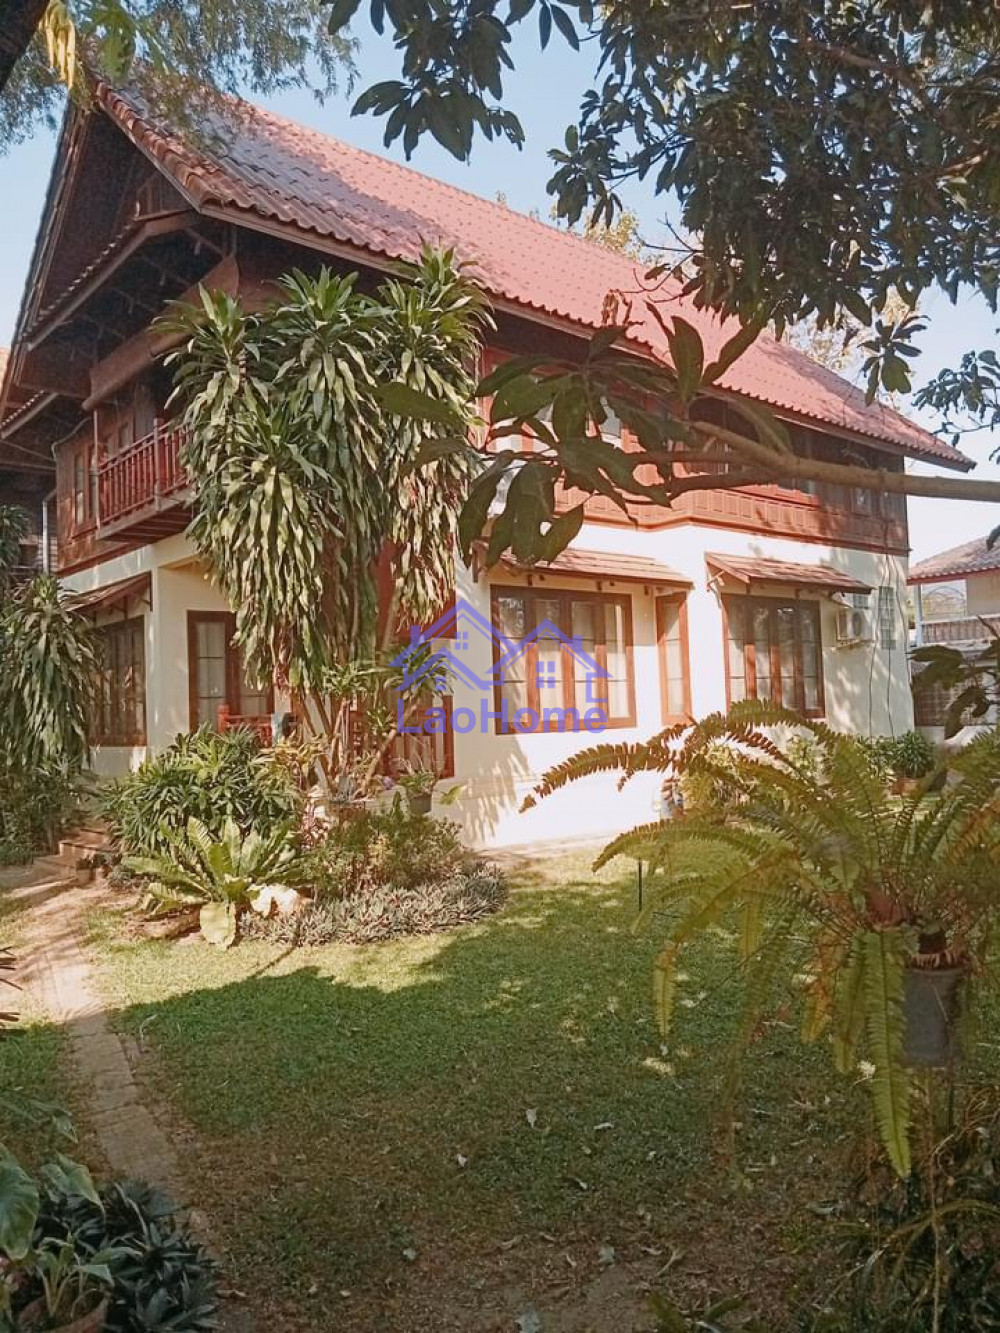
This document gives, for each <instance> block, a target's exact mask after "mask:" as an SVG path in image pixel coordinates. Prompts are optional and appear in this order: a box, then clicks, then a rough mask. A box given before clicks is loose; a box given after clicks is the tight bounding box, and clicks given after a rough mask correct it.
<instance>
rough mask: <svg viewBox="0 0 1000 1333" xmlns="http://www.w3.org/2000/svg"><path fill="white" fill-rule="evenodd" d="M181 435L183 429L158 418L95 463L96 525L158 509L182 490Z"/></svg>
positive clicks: (99, 525)
mask: <svg viewBox="0 0 1000 1333" xmlns="http://www.w3.org/2000/svg"><path fill="white" fill-rule="evenodd" d="M183 438H184V432H183V430H180V429H177V428H174V429H168V427H167V426H166V424H165V423H164V422H162V421H159V420H158V421H157V422H156V424H155V425H154V427H153V429H152V431H151V432H150V433H149V434H148V435H144V436H143V437H142V439H141V440H136V441H135V442H134V443H132V444H130V445H129V446H128V447H127V448H125V449H121V450H119V452H118V453H116V454H112V455H111V457H110V458H105V459H104V460H103V461H102V462H101V463H100V464H99V465H98V469H97V515H98V519H97V522H98V527H106V526H108V525H109V524H113V523H118V522H120V521H121V520H122V519H125V518H129V517H130V516H133V515H136V514H141V513H142V512H144V511H146V510H155V509H157V508H160V507H162V506H163V504H164V502H165V501H169V500H170V499H171V497H174V496H176V495H177V493H178V492H179V491H182V490H183V489H184V487H185V486H186V485H187V478H186V477H185V475H184V469H183V467H182V466H181V461H180V450H181V443H182V441H183Z"/></svg>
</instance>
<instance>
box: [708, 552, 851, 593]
mask: <svg viewBox="0 0 1000 1333" xmlns="http://www.w3.org/2000/svg"><path fill="white" fill-rule="evenodd" d="M705 560H706V562H707V564H708V567H709V569H710V570H712V571H714V572H715V573H716V574H724V575H726V576H727V577H728V578H731V579H733V580H734V581H735V582H737V583H742V584H743V586H744V587H745V588H746V589H747V591H748V592H749V591H750V590H751V589H753V588H756V587H761V586H766V585H767V584H775V583H780V584H783V585H784V586H785V587H789V586H791V587H793V588H810V589H812V590H814V591H818V592H826V593H833V592H871V590H872V585H871V584H870V583H862V582H861V581H860V580H859V579H854V578H851V576H850V575H849V574H845V573H843V572H842V571H841V570H839V569H833V568H832V567H831V566H830V565H800V564H798V563H797V562H796V561H794V560H755V559H750V558H748V557H744V556H735V555H715V554H713V553H711V552H709V553H708V554H707V555H706V556H705Z"/></svg>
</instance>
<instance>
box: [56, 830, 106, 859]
mask: <svg viewBox="0 0 1000 1333" xmlns="http://www.w3.org/2000/svg"><path fill="white" fill-rule="evenodd" d="M110 850H111V843H110V842H109V841H108V836H107V834H106V833H102V832H100V831H99V830H96V829H77V830H76V831H75V832H74V833H69V834H67V836H66V837H65V838H62V839H60V842H59V858H58V859H59V860H60V861H63V862H64V863H66V864H67V865H75V864H76V862H77V861H78V860H80V858H81V857H84V856H93V855H94V853H95V852H109V851H110Z"/></svg>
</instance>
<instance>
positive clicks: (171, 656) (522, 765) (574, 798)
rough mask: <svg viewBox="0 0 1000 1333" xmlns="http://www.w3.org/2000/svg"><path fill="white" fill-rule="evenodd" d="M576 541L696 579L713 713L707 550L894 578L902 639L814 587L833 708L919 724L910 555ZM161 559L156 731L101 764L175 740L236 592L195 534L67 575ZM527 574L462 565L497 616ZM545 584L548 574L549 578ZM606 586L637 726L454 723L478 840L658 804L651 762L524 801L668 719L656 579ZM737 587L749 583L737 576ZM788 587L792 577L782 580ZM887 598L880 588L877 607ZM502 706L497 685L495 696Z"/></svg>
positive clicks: (658, 537)
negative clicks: (566, 763)
mask: <svg viewBox="0 0 1000 1333" xmlns="http://www.w3.org/2000/svg"><path fill="white" fill-rule="evenodd" d="M575 545H576V546H577V547H578V548H580V549H582V550H587V551H604V552H608V553H615V554H629V555H634V556H641V557H645V558H647V559H650V560H654V561H656V562H658V563H659V564H661V565H666V566H669V567H670V568H671V569H672V570H675V571H676V572H677V573H679V574H681V575H683V576H684V577H686V578H688V579H690V580H691V582H692V584H693V587H692V588H691V590H690V592H689V594H688V601H687V614H688V640H689V653H690V679H691V696H692V706H693V711H694V713H695V714H696V715H698V716H701V715H704V714H705V713H708V712H711V711H713V710H716V709H722V708H725V706H726V672H725V642H724V628H723V626H724V622H723V614H722V605H721V598H720V587H719V585H718V583H712V582H711V581H710V572H709V570H708V569H707V568H706V560H705V557H706V553H707V552H712V551H715V552H718V553H720V554H727V555H732V556H743V557H757V558H767V559H780V560H787V561H792V562H796V563H808V564H824V565H829V566H832V567H834V568H835V569H837V570H839V571H843V572H844V573H846V574H848V575H850V576H851V577H853V578H856V579H858V580H859V581H861V582H864V583H868V584H871V585H872V586H873V587H876V588H877V587H879V586H889V587H892V588H893V589H894V590H895V603H896V625H895V646H894V647H892V648H888V647H884V646H882V645H881V644H880V643H879V637H878V627H877V623H876V635H875V641H874V642H873V643H865V644H861V645H858V646H854V647H841V646H838V645H837V640H836V617H837V608H836V605H835V603H834V602H833V601H832V600H831V599H830V598H829V597H828V596H826V597H816V596H815V595H814V594H811V593H799V594H796V593H795V592H794V591H793V590H788V591H787V595H788V596H796V595H798V596H801V597H804V598H807V599H810V600H814V601H818V602H819V605H820V617H821V634H822V642H823V678H824V694H825V706H826V719H827V720H828V721H829V722H830V723H831V724H833V725H834V726H837V727H841V728H844V729H846V730H852V731H857V732H861V733H864V734H875V735H878V734H886V733H897V734H898V733H899V732H902V731H905V730H907V729H908V728H909V727H910V726H911V725H912V718H913V714H912V698H911V693H910V686H909V671H908V664H907V656H906V644H907V633H906V622H905V617H904V611H903V607H904V604H905V578H906V562H905V560H903V559H901V558H898V557H892V556H885V555H881V554H877V553H872V552H868V551H855V550H848V549H845V548H838V547H829V546H821V545H816V544H811V543H804V542H794V541H782V540H778V539H772V538H769V537H760V536H755V535H754V534H743V533H738V532H734V531H731V530H728V529H722V528H720V529H710V528H704V527H694V526H690V525H686V526H679V527H677V528H670V529H665V530H662V531H659V532H649V531H640V530H630V529H623V528H618V527H612V526H610V525H601V524H587V525H586V526H585V527H584V529H583V530H582V531H581V533H580V536H579V537H578V539H577V541H576V543H575ZM146 572H148V573H149V574H150V575H151V591H152V609H151V610H149V609H147V608H145V607H143V608H141V612H142V614H143V616H144V620H145V644H146V716H147V742H148V745H147V747H146V748H142V747H125V746H115V747H101V748H100V749H98V750H97V752H96V754H95V761H94V763H95V768H96V770H97V771H98V772H99V773H101V774H104V775H109V776H110V775H115V774H121V773H124V772H127V771H128V770H129V769H130V768H134V767H135V766H136V765H137V764H138V763H139V762H141V760H142V759H143V758H144V757H145V754H146V753H147V750H149V751H154V750H158V749H161V748H163V747H164V746H166V745H168V744H169V743H170V742H171V741H172V740H173V738H174V737H175V736H176V735H177V733H178V732H182V731H186V730H187V729H188V725H189V691H188V684H189V682H188V626H187V615H188V612H189V611H224V610H226V609H227V608H226V606H225V603H224V602H223V599H222V597H221V596H220V595H219V593H218V592H217V591H216V590H215V589H214V588H213V587H212V585H211V584H210V583H209V582H208V581H207V579H206V578H205V577H204V574H203V573H202V571H201V569H200V568H199V567H198V565H197V564H196V563H195V561H194V559H193V552H192V549H191V547H190V544H189V543H188V542H187V540H186V539H185V538H184V537H183V536H176V537H171V538H167V539H165V540H163V541H160V542H157V543H155V544H152V545H148V546H145V547H142V548H140V549H139V550H136V551H132V552H129V553H128V554H126V555H123V556H120V557H116V558H114V559H111V560H108V561H105V562H103V563H101V564H99V565H95V566H92V567H91V568H89V569H87V570H83V571H80V572H79V573H76V574H74V575H71V576H69V577H68V578H67V579H66V583H67V585H68V586H69V587H70V588H72V589H73V590H74V591H77V592H88V591H91V590H95V589H97V588H100V587H102V586H105V585H107V584H109V583H115V582H118V581H120V580H122V579H129V578H132V577H134V576H136V575H138V574H143V573H146ZM543 577H544V582H543V583H542V584H541V585H540V586H541V587H543V588H553V589H555V588H563V589H567V590H569V589H580V590H584V591H593V590H594V589H595V581H594V580H593V579H581V578H567V577H565V576H557V575H552V574H548V575H544V576H543ZM526 582H527V579H526V578H525V576H524V575H523V574H517V573H511V572H508V571H505V570H498V571H494V572H493V573H492V574H490V575H480V577H479V579H478V581H477V580H475V579H473V577H472V574H471V573H470V571H468V570H466V569H464V568H463V567H461V566H460V568H459V575H458V593H459V596H460V597H462V598H465V599H467V600H468V602H469V603H470V604H471V605H473V606H474V607H475V608H476V609H477V610H478V611H479V612H480V613H481V614H482V615H484V616H485V617H487V618H488V617H489V615H490V611H491V606H490V586H491V583H495V584H498V585H507V586H511V585H517V584H525V583H526ZM536 584H537V580H536ZM601 586H602V588H603V589H604V590H605V591H607V592H609V593H614V594H616V595H621V594H623V595H626V596H627V597H628V598H629V600H630V605H631V612H632V631H633V652H632V660H633V670H634V678H635V705H636V707H635V714H636V720H635V725H634V726H630V727H627V728H613V729H609V730H608V731H606V732H605V733H603V734H602V735H599V736H590V735H587V734H580V733H572V732H567V733H558V732H544V733H538V734H531V735H498V734H496V731H495V728H494V726H493V725H492V724H491V725H490V726H489V727H488V729H487V731H486V732H485V733H483V732H482V731H481V730H480V729H479V726H478V722H477V726H476V727H475V729H474V730H472V731H471V732H469V733H467V734H464V735H461V734H460V735H456V736H455V766H456V775H455V776H456V779H457V780H458V781H459V782H461V783H462V790H461V794H460V796H459V799H458V800H457V801H456V802H455V803H454V804H453V805H451V806H449V807H447V808H446V809H442V810H441V813H442V814H447V815H448V816H449V817H451V818H455V819H457V820H458V821H459V822H460V823H461V824H462V826H463V828H464V830H465V832H466V835H467V836H468V837H469V839H470V840H471V841H473V842H476V843H480V844H486V845H490V844H493V845H511V844H518V843H530V842H536V841H552V840H558V839H562V838H573V839H579V838H584V837H602V836H605V835H607V834H611V833H614V832H616V831H618V830H621V829H623V828H627V827H630V826H631V825H633V824H636V823H640V822H646V821H649V820H652V819H654V818H657V817H658V812H659V787H660V779H659V778H658V776H657V775H654V774H650V775H642V776H641V777H639V778H637V779H635V780H633V781H632V782H631V783H629V784H628V785H627V786H626V787H625V788H624V790H622V791H619V790H618V776H617V774H615V773H607V774H601V775H597V776H594V777H591V778H588V779H585V780H584V781H581V782H579V783H575V784H571V785H570V786H568V787H566V788H564V789H562V790H561V791H560V792H559V793H557V794H556V795H554V796H552V797H550V798H548V799H547V800H545V801H543V802H540V803H539V804H538V805H537V806H536V807H535V808H534V809H532V810H530V811H528V812H526V813H524V814H522V813H520V807H521V804H522V802H523V800H524V798H525V796H526V795H528V794H529V792H530V791H531V790H532V788H533V787H534V786H535V784H536V783H537V781H538V779H539V777H540V776H541V774H542V773H544V772H545V770H546V769H548V768H549V767H551V766H552V765H553V764H555V763H558V762H560V761H561V760H563V759H566V758H568V757H570V756H571V755H573V754H575V753H576V752H578V751H579V750H580V749H582V748H583V747H584V746H586V745H588V744H591V743H593V742H594V741H595V740H596V741H602V740H610V741H613V742H619V741H621V742H624V741H637V740H645V739H647V738H648V737H649V736H651V735H653V734H654V733H655V732H656V731H658V730H659V729H660V728H661V726H662V725H663V721H662V716H661V693H660V655H659V649H658V646H657V642H656V618H655V597H656V589H655V588H647V587H646V586H644V585H642V584H636V583H630V582H618V581H615V580H605V581H602V583H601ZM733 591H738V590H737V589H733ZM769 591H773V592H774V593H776V594H779V593H780V592H781V590H780V589H777V588H774V589H769ZM874 605H875V600H874V598H873V610H874ZM469 651H470V656H469V663H470V666H471V667H472V668H473V669H474V670H478V671H479V673H480V674H482V675H483V676H485V675H486V674H487V673H488V671H489V670H490V667H491V666H492V657H491V649H490V646H489V644H488V643H487V642H486V641H485V640H482V641H476V640H475V639H474V638H473V641H472V642H471V644H470V650H469ZM487 706H488V707H489V708H490V709H492V707H493V700H492V698H490V699H488V700H487ZM454 707H455V708H456V709H457V708H461V707H468V708H471V709H472V710H473V711H474V713H475V715H476V717H477V719H478V717H479V713H480V707H481V699H480V698H479V697H478V696H477V695H474V692H473V691H472V690H471V689H469V688H468V687H467V686H466V685H464V684H462V683H461V682H459V683H457V684H456V686H455V690H454Z"/></svg>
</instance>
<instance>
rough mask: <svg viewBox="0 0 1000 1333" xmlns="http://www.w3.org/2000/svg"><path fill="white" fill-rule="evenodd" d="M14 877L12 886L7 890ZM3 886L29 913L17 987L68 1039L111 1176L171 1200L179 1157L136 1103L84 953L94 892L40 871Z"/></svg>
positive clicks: (134, 1090)
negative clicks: (131, 1179)
mask: <svg viewBox="0 0 1000 1333" xmlns="http://www.w3.org/2000/svg"><path fill="white" fill-rule="evenodd" d="M12 878H14V879H15V883H14V884H13V885H10V880H11V879H12ZM17 881H20V882H17ZM0 883H5V884H7V885H10V887H9V895H8V896H9V897H11V898H12V899H14V900H17V901H20V902H22V903H24V904H25V905H26V906H27V907H28V908H29V909H30V910H29V911H28V912H27V913H26V914H25V916H24V918H23V923H24V924H23V929H22V935H21V944H20V948H19V953H20V963H21V979H22V984H24V985H25V986H28V987H30V988H31V990H32V991H33V992H34V994H35V996H36V997H37V999H38V1002H39V1004H40V1005H41V1007H42V1008H43V1009H44V1010H45V1012H46V1013H47V1014H48V1016H49V1017H50V1018H51V1020H52V1021H53V1022H54V1023H58V1024H60V1025H61V1026H64V1027H65V1028H66V1030H67V1031H68V1033H69V1037H70V1045H71V1050H72V1053H73V1060H74V1063H75V1065H76V1073H77V1079H78V1082H79V1084H80V1086H81V1088H83V1089H84V1090H85V1092H86V1094H87V1096H88V1101H89V1109H90V1114H89V1116H88V1121H89V1123H90V1127H91V1128H92V1129H93V1131H94V1134H95V1136H96V1139H97V1142H98V1146H99V1147H100V1149H101V1152H102V1154H103V1156H104V1158H105V1160H106V1161H107V1164H108V1167H109V1169H110V1171H111V1174H112V1175H116V1176H138V1177H141V1178H143V1179H145V1180H153V1181H155V1182H156V1183H157V1184H158V1185H162V1186H163V1188H164V1189H166V1191H167V1192H168V1193H174V1194H175V1195H176V1194H177V1193H178V1190H179V1187H180V1174H179V1171H178V1166H177V1156H176V1154H175V1153H174V1150H173V1147H172V1146H171V1144H170V1142H169V1140H168V1139H167V1136H166V1135H165V1134H164V1133H163V1131H162V1130H161V1129H160V1127H159V1125H158V1124H157V1123H156V1121H155V1120H154V1119H153V1117H152V1115H151V1114H150V1112H149V1110H148V1109H147V1108H146V1107H145V1106H144V1105H143V1104H142V1102H141V1101H140V1098H139V1090H138V1088H137V1087H136V1085H135V1080H134V1079H133V1077H132V1068H131V1066H130V1065H129V1062H128V1057H127V1056H126V1054H125V1050H124V1048H123V1046H122V1043H121V1041H120V1040H119V1038H118V1036H117V1035H116V1034H115V1033H114V1032H113V1031H112V1029H111V1026H110V1024H109V1023H108V1020H107V1016H106V1014H105V1013H104V1006H103V1004H102V1003H101V1001H100V999H99V998H98V995H97V993H96V991H95V989H94V985H93V982H92V979H91V967H90V963H89V961H88V959H87V957H86V954H85V953H84V950H83V944H82V941H83V938H84V930H85V921H86V912H87V903H88V895H89V896H90V897H91V899H92V897H93V893H92V890H90V889H88V888H79V887H77V885H76V884H75V883H70V884H68V883H67V882H66V881H65V880H60V879H58V878H53V873H52V872H51V871H44V870H22V871H17V872H14V874H13V875H11V873H10V872H5V873H4V875H3V877H2V880H0Z"/></svg>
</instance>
